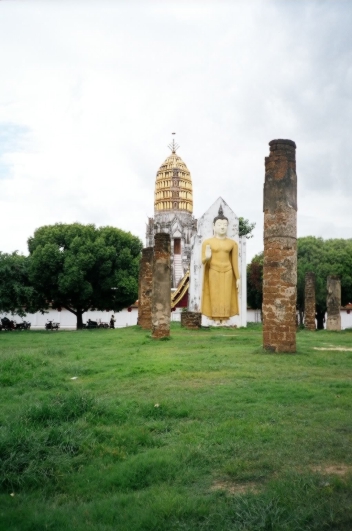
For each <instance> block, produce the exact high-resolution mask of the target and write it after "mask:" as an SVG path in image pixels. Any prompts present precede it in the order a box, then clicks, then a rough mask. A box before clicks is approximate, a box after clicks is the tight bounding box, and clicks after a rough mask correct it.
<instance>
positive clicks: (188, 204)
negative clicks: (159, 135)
mask: <svg viewBox="0 0 352 531" xmlns="http://www.w3.org/2000/svg"><path fill="white" fill-rule="evenodd" d="M172 134H173V135H175V134H176V133H172ZM168 147H169V148H170V150H171V155H169V156H168V157H167V159H166V160H165V161H164V162H163V164H162V165H161V166H160V168H159V170H158V172H157V174H156V182H155V199H154V211H155V213H156V214H157V213H158V212H160V213H161V212H170V211H171V212H172V211H174V212H175V211H183V212H189V213H190V214H192V212H193V190H192V178H191V174H190V172H189V170H188V168H187V166H186V164H185V163H184V162H183V160H182V159H181V157H180V156H179V155H178V154H177V153H176V150H177V149H178V148H179V145H178V144H177V143H176V142H175V138H173V139H172V142H171V144H169V146H168Z"/></svg>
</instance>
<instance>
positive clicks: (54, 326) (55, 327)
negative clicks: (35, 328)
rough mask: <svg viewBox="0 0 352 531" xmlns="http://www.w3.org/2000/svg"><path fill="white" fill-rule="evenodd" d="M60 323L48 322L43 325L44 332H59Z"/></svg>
mask: <svg viewBox="0 0 352 531" xmlns="http://www.w3.org/2000/svg"><path fill="white" fill-rule="evenodd" d="M59 328H60V323H54V321H49V319H48V321H47V322H46V323H45V330H59Z"/></svg>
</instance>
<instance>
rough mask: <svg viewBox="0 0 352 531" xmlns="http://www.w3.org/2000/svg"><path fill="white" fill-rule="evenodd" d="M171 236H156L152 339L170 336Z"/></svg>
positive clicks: (161, 233)
mask: <svg viewBox="0 0 352 531" xmlns="http://www.w3.org/2000/svg"><path fill="white" fill-rule="evenodd" d="M170 248H171V246H170V235H169V234H165V233H164V232H159V233H158V234H156V235H155V245H154V260H153V294H152V337H153V338H155V339H160V338H162V337H167V336H169V335H170V315H171V258H170Z"/></svg>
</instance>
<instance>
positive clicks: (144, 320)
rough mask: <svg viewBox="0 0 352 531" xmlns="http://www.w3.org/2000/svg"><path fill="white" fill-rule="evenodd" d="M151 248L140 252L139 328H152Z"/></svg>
mask: <svg viewBox="0 0 352 531" xmlns="http://www.w3.org/2000/svg"><path fill="white" fill-rule="evenodd" d="M153 254H154V249H153V247H146V248H145V249H143V250H142V256H141V261H140V266H139V278H138V324H139V325H140V326H141V328H144V329H146V330H151V328H152V290H153Z"/></svg>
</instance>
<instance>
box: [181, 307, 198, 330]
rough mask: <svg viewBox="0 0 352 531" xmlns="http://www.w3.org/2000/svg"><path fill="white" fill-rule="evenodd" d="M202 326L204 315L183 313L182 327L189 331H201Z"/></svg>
mask: <svg viewBox="0 0 352 531" xmlns="http://www.w3.org/2000/svg"><path fill="white" fill-rule="evenodd" d="M201 324H202V314H201V313H198V312H188V311H187V312H181V326H183V327H184V328H188V329H189V330H199V328H200V327H201Z"/></svg>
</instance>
